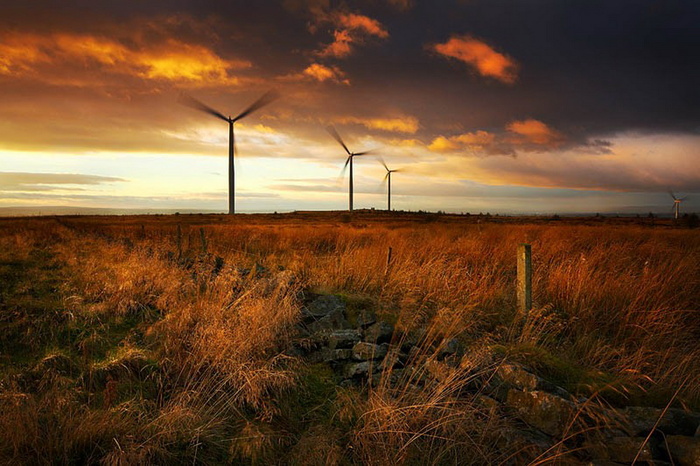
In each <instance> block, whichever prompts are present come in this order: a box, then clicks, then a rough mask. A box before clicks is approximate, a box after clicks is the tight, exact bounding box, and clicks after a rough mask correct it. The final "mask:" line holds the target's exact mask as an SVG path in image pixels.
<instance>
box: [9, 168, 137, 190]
mask: <svg viewBox="0 0 700 466" xmlns="http://www.w3.org/2000/svg"><path fill="white" fill-rule="evenodd" d="M119 181H126V180H125V179H123V178H116V177H111V176H99V175H82V174H77V173H28V172H0V191H3V192H10V191H21V192H26V191H29V192H36V191H55V190H64V189H70V190H76V189H78V190H80V188H76V187H75V185H93V186H94V185H99V184H104V183H114V182H119Z"/></svg>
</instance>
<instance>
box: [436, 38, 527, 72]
mask: <svg viewBox="0 0 700 466" xmlns="http://www.w3.org/2000/svg"><path fill="white" fill-rule="evenodd" d="M430 48H431V49H432V50H434V51H436V52H437V53H439V54H440V55H443V56H445V57H450V58H454V59H457V60H459V61H461V62H463V63H466V64H467V65H470V66H472V67H473V68H474V69H476V71H478V72H479V74H481V75H482V76H486V77H490V78H494V79H497V80H499V81H501V82H504V83H506V84H513V83H514V82H515V81H516V79H517V78H518V74H517V70H518V65H517V63H516V62H515V60H513V59H512V58H510V57H508V56H506V55H504V54H502V53H499V52H497V51H496V50H494V49H493V47H491V46H490V45H488V44H487V43H485V42H482V41H480V40H478V39H474V38H473V37H470V36H452V37H450V39H449V40H448V41H447V42H445V43H444V44H434V45H432V46H431V47H430Z"/></svg>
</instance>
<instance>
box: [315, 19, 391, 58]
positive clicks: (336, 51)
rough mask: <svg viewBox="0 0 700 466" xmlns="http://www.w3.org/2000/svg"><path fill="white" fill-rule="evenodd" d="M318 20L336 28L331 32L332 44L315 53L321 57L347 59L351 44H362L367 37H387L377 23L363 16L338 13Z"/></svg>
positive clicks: (386, 32) (383, 29)
mask: <svg viewBox="0 0 700 466" xmlns="http://www.w3.org/2000/svg"><path fill="white" fill-rule="evenodd" d="M320 20H321V21H330V22H332V23H333V24H334V25H335V26H336V28H337V29H336V30H335V31H334V32H333V42H331V43H330V44H327V45H325V46H324V47H323V48H321V50H319V51H318V52H316V54H317V55H319V56H321V57H334V58H343V57H347V56H348V55H350V54H351V53H352V52H353V51H354V48H353V44H355V45H361V44H364V43H365V42H366V40H367V38H369V37H378V38H380V39H386V38H387V37H389V32H388V31H387V30H386V28H384V26H383V25H382V24H381V23H380V22H379V21H377V20H376V19H372V18H370V17H368V16H364V15H358V14H355V13H339V14H334V15H330V16H324V17H322V18H320Z"/></svg>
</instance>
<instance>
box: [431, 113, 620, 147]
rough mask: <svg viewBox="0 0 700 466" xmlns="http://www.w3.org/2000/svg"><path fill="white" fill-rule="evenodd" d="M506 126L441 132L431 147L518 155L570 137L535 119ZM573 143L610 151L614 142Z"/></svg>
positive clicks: (513, 122)
mask: <svg viewBox="0 0 700 466" xmlns="http://www.w3.org/2000/svg"><path fill="white" fill-rule="evenodd" d="M505 130H506V132H499V133H493V132H489V131H483V130H478V131H474V132H470V133H463V134H458V135H456V136H442V135H440V136H438V137H436V138H435V139H433V141H432V142H431V143H430V144H429V145H428V150H430V151H432V152H442V153H455V152H461V151H465V150H468V151H470V152H472V153H473V154H474V155H480V154H483V155H510V156H515V155H516V154H517V151H519V150H520V151H525V152H546V151H551V150H555V149H559V148H561V147H562V146H563V145H564V143H565V142H566V137H565V136H564V135H563V134H562V133H560V132H558V131H556V130H554V129H552V128H550V127H549V126H547V125H546V124H545V123H543V122H541V121H539V120H534V119H527V120H516V121H512V122H510V123H508V124H507V125H506V127H505ZM570 146H571V147H574V146H576V147H580V148H581V149H582V150H583V149H587V150H588V151H589V152H592V153H606V151H607V152H609V151H610V143H609V142H607V141H598V140H597V141H593V142H583V143H580V144H575V143H574V144H570Z"/></svg>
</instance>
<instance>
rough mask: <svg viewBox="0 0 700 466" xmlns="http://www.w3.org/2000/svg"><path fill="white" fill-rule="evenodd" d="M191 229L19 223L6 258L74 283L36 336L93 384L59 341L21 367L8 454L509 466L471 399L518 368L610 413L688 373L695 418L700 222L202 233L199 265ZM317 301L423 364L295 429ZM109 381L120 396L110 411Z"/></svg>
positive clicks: (260, 228) (11, 381)
mask: <svg viewBox="0 0 700 466" xmlns="http://www.w3.org/2000/svg"><path fill="white" fill-rule="evenodd" d="M198 228H199V225H196V226H195V225H193V226H188V225H185V228H184V229H183V233H184V234H183V237H184V241H183V244H184V251H183V254H182V256H181V257H179V258H178V257H177V251H176V240H175V229H174V227H173V225H172V224H171V223H165V222H163V223H159V222H157V221H150V222H149V223H148V224H147V227H146V228H143V229H142V228H141V226H140V224H138V223H131V222H129V221H126V220H125V221H123V222H112V223H107V222H101V221H92V220H91V221H84V220H80V219H63V220H61V222H55V221H51V220H48V219H47V220H21V221H20V220H18V221H15V222H14V223H13V225H12V227H7V224H5V228H4V229H3V230H2V231H0V245H1V246H2V251H3V252H2V253H1V254H2V259H3V261H5V262H7V263H8V264H9V263H10V262H13V261H14V262H17V263H29V262H31V260H32V259H31V255H32V254H36V251H44V252H45V253H46V254H50V256H51V258H52V259H51V260H53V261H56V263H58V264H60V268H61V270H63V271H64V272H65V273H64V275H63V278H62V279H61V284H60V287H59V289H57V290H56V295H57V296H59V297H60V303H61V304H62V309H61V311H60V315H61V316H63V317H62V318H61V319H59V320H55V317H51V316H55V315H58V314H56V313H54V314H45V315H39V317H37V318H36V319H35V320H33V321H32V322H31V323H27V324H26V325H27V328H35V327H36V328H50V327H51V326H53V327H61V326H62V327H61V328H63V327H65V328H66V331H65V332H64V333H66V334H69V335H70V338H67V339H61V338H59V337H56V339H55V340H52V341H48V343H47V345H48V346H47V348H48V347H50V348H49V349H51V350H52V351H54V352H55V350H56V349H59V350H61V351H63V352H64V353H65V354H67V355H68V357H69V358H72V360H73V361H74V363H75V364H76V365H77V366H78V368H77V369H76V370H77V373H78V374H79V376H77V377H76V374H74V373H66V371H65V370H63V369H60V368H57V367H52V366H50V365H49V363H48V362H44V363H43V364H44V366H41V365H40V364H42V363H41V361H55V360H56V359H55V358H54V359H50V358H49V359H46V358H47V357H48V350H47V353H46V354H41V355H39V356H37V357H38V358H39V359H38V360H34V361H33V362H32V363H31V364H29V365H32V364H33V365H34V366H33V367H34V369H31V368H30V367H29V366H27V364H25V366H26V370H24V372H26V373H29V372H32V371H34V372H32V374H34V376H33V377H35V379H36V378H37V377H39V375H37V370H39V371H40V372H41V374H40V377H39V378H40V380H39V381H36V380H34V379H32V380H33V382H32V383H28V382H27V380H26V378H27V376H26V375H22V374H21V373H20V372H21V371H19V372H18V371H17V370H15V369H12V370H9V369H8V374H9V375H7V376H6V377H4V379H3V382H2V385H0V406H2V415H1V416H0V431H3V432H10V433H11V434H8V435H4V436H2V440H0V458H2V461H10V462H12V461H25V462H38V463H47V462H51V461H57V460H58V461H65V462H70V461H73V462H75V461H84V462H96V461H101V462H103V463H105V464H133V463H170V462H173V461H177V462H185V461H187V462H192V461H195V462H196V461H201V462H205V463H206V462H209V463H211V462H214V463H216V462H224V461H226V460H234V461H244V462H269V461H282V462H297V463H300V464H304V463H305V461H304V460H307V461H306V462H307V463H308V461H316V462H318V463H319V464H320V463H328V462H330V463H342V462H348V461H350V462H358V463H371V464H399V463H411V462H415V461H422V462H429V463H455V462H472V463H474V464H483V463H486V462H490V463H494V462H500V461H508V460H509V458H510V459H511V460H512V458H513V456H511V455H513V454H518V452H519V451H521V449H522V448H524V447H522V445H515V444H512V445H504V439H505V438H508V437H507V436H505V437H504V434H503V432H507V431H508V429H510V428H511V427H510V421H509V420H508V419H507V418H506V417H504V416H503V415H502V413H498V412H496V411H494V410H493V409H490V408H486V407H484V406H483V405H482V404H480V402H479V397H478V395H474V387H478V386H479V384H481V383H482V382H483V381H484V380H486V379H488V377H490V375H491V374H492V373H493V370H494V368H495V367H496V366H497V365H498V363H499V362H501V361H503V360H508V359H511V360H518V361H522V362H525V363H527V364H528V365H530V366H531V367H533V368H534V369H535V370H537V371H538V372H540V373H541V374H542V375H544V376H546V377H548V378H550V379H552V380H554V381H556V382H557V383H560V384H563V385H565V386H566V388H568V389H570V390H572V391H578V392H579V393H581V394H584V395H590V394H594V393H595V394H600V393H601V390H602V389H603V387H613V388H614V390H613V391H612V392H610V393H609V394H608V395H609V400H608V401H609V402H611V403H613V404H615V403H620V404H624V403H633V402H634V403H647V404H652V405H654V404H658V405H663V404H664V403H665V401H667V400H668V397H669V395H670V394H671V393H673V392H674V391H675V389H676V388H677V387H679V386H681V384H682V383H683V382H685V383H684V384H683V388H682V390H681V391H680V393H679V395H678V398H677V399H678V400H679V401H678V402H679V403H682V404H685V405H688V406H692V407H698V406H700V370H699V369H698V366H697V364H694V361H695V360H697V358H698V357H700V343H698V341H700V339H699V338H698V337H699V336H700V324H698V320H697V313H698V310H699V309H700V302H699V301H700V278H699V277H700V235H698V234H697V233H695V232H693V231H681V230H662V229H649V228H641V227H626V228H616V227H605V226H594V227H591V226H571V225H562V226H535V225H493V224H479V225H476V224H470V223H464V224H442V223H428V224H405V223H395V224H392V223H377V224H374V223H371V222H370V223H367V224H357V223H355V224H348V223H333V222H327V223H322V224H320V225H318V224H317V225H305V224H303V223H298V222H293V223H287V224H285V223H280V222H274V221H270V222H269V223H267V224H266V223H264V222H262V223H258V224H252V225H245V224H241V223H233V224H231V223H227V222H219V223H212V224H206V225H204V226H203V228H204V229H205V233H206V236H207V240H208V254H206V255H205V254H202V253H201V246H200V244H199V242H198ZM521 242H528V243H530V244H532V248H533V261H534V273H535V281H534V292H535V295H534V299H535V309H534V310H533V312H532V313H531V314H530V316H529V318H528V319H527V320H525V321H522V320H521V317H520V316H519V315H518V314H517V313H516V311H515V288H514V282H515V248H516V245H517V244H518V243H521ZM389 247H391V248H392V250H393V261H392V264H391V267H387V262H386V261H387V256H386V254H387V250H388V248H389ZM216 256H218V257H219V258H220V259H218V262H219V265H218V266H217V265H215V264H216V263H217V260H215V257H216ZM221 260H223V262H221ZM221 264H223V266H222V267H221ZM34 265H35V266H36V265H37V264H34ZM256 267H257V269H256ZM280 269H284V270H285V272H284V274H281V273H279V272H278V271H279V270H280ZM256 270H260V271H263V272H262V273H260V274H256ZM291 277H293V279H290V278H291ZM35 278H36V279H40V278H41V277H40V275H39V276H37V277H35ZM304 290H312V291H314V292H325V293H337V294H341V295H343V296H345V297H346V299H348V301H349V302H353V301H359V302H362V303H370V304H369V306H371V307H372V308H374V309H375V310H376V311H377V312H378V313H379V315H380V316H381V317H382V318H383V319H385V320H389V321H391V322H393V323H395V326H396V328H397V333H396V336H395V341H394V343H393V344H394V345H395V346H396V345H400V343H401V340H400V339H401V338H413V337H414V336H415V335H420V338H419V339H418V340H416V341H417V342H418V347H419V348H420V350H419V351H416V352H414V354H413V355H412V357H413V363H412V366H413V367H416V368H418V369H417V370H416V371H413V372H408V371H403V372H402V371H397V370H395V369H392V368H390V367H386V368H384V369H383V371H382V374H381V376H380V377H379V379H378V381H376V383H375V384H374V385H372V386H371V387H367V390H366V391H359V390H354V389H341V388H337V387H335V386H334V385H333V386H331V387H328V390H326V391H324V390H325V389H323V390H321V388H319V389H318V390H321V392H322V393H324V395H323V396H319V399H318V400H317V402H318V403H317V404H318V406H317V408H314V409H315V410H317V411H315V412H314V413H313V414H312V415H310V417H309V416H305V417H304V420H300V419H295V417H298V415H299V413H298V411H295V409H294V408H293V407H290V406H293V405H294V404H295V403H296V401H295V400H297V399H298V397H301V396H304V393H308V390H311V388H309V385H308V384H309V383H310V382H309V380H308V378H305V377H306V376H305V375H304V374H305V373H306V371H307V369H305V367H306V366H307V363H305V362H304V360H303V358H300V357H299V356H296V355H295V354H296V353H295V352H294V351H293V343H294V341H295V337H296V333H295V332H296V327H295V324H296V323H297V321H298V319H299V310H300V307H301V305H302V300H303V297H304V293H303V292H304ZM10 291H11V292H12V293H15V294H16V293H17V289H13V290H10ZM10 291H8V293H9V292H10ZM363 305H367V304H363ZM6 308H7V306H6ZM52 319H54V320H52ZM32 326H34V327H32ZM124 329H127V330H124ZM62 334H63V333H61V335H62ZM401 335H403V337H402V336H401ZM446 338H447V339H449V338H458V339H459V340H460V341H461V342H462V343H463V344H464V345H465V347H466V354H465V355H464V357H463V358H462V359H461V360H460V361H457V362H456V363H455V364H452V365H450V364H445V363H444V362H442V361H439V360H438V358H437V357H436V355H437V352H438V351H439V343H440V342H441V341H444V340H445V339H446ZM34 349H35V350H37V348H34ZM42 358H43V359H42ZM37 361H39V362H37ZM37 364H39V365H37ZM25 366H22V367H25ZM7 367H9V366H7ZM37 368H39V369H37ZM30 369H31V370H30ZM27 371H29V372H27ZM427 374H430V377H427ZM107 380H116V381H117V382H118V386H119V387H120V388H119V393H118V396H117V397H116V399H115V400H114V402H113V403H109V406H107V407H105V404H104V400H103V399H104V397H105V395H104V391H105V390H106V384H107ZM426 380H434V382H430V383H427V382H426ZM312 388H313V387H312ZM312 391H313V390H312ZM602 396H605V395H602ZM324 397H326V398H327V397H330V398H327V399H322V398H324ZM321 413H324V414H323V415H322V414H321ZM505 443H508V442H505ZM304 445H307V446H313V448H312V450H313V451H314V453H313V455H311V456H309V457H306V456H304V454H303V453H301V451H302V450H304V448H305V447H303V446H304ZM304 451H305V450H304ZM531 458H534V457H531Z"/></svg>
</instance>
